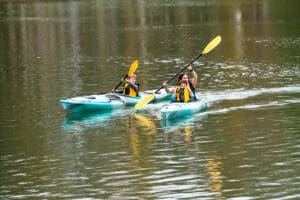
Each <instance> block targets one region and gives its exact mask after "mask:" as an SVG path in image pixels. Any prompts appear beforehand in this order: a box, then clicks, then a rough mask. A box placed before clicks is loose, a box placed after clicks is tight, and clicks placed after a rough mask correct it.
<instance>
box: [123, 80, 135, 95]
mask: <svg viewBox="0 0 300 200" xmlns="http://www.w3.org/2000/svg"><path fill="white" fill-rule="evenodd" d="M137 85H138V84H137ZM123 94H125V95H129V96H132V97H137V96H139V93H138V91H136V90H135V89H134V88H133V87H132V86H131V85H130V84H129V83H125V86H124V89H123Z"/></svg>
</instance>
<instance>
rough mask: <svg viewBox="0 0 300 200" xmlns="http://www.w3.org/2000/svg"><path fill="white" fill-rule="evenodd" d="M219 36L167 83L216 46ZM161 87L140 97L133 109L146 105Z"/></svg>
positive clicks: (219, 40) (219, 39)
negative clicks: (142, 97)
mask: <svg viewBox="0 0 300 200" xmlns="http://www.w3.org/2000/svg"><path fill="white" fill-rule="evenodd" d="M221 40H222V39H221V36H217V37H215V38H214V39H213V40H211V41H210V42H209V43H208V44H207V45H206V47H205V48H204V50H203V51H202V52H201V53H200V54H199V55H198V56H197V57H195V58H194V59H193V60H192V61H191V62H190V63H189V64H187V65H185V66H184V68H183V69H182V70H180V71H179V72H177V74H175V75H174V76H173V77H172V78H170V79H169V80H168V81H167V83H169V82H171V81H172V80H173V79H174V78H176V77H177V76H178V75H179V74H180V73H181V72H183V71H184V70H185V69H186V68H187V67H188V66H189V65H190V64H193V63H194V62H195V61H196V60H197V59H198V58H200V57H201V56H202V55H205V54H207V53H209V52H210V51H211V50H213V49H214V48H215V47H216V46H218V44H219V43H220V42H221ZM162 88H163V86H161V87H160V88H158V89H157V90H156V91H155V92H154V93H153V94H150V95H148V96H146V97H145V98H144V99H142V100H141V101H140V102H138V103H137V104H136V105H135V107H134V108H135V109H140V108H142V107H144V106H145V105H147V104H148V103H149V102H150V101H152V100H153V99H154V97H155V94H157V93H158V92H159V91H160V90H161V89H162Z"/></svg>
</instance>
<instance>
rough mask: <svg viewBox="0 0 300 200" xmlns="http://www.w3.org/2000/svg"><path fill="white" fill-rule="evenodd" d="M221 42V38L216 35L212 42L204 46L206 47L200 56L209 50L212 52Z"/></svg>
mask: <svg viewBox="0 0 300 200" xmlns="http://www.w3.org/2000/svg"><path fill="white" fill-rule="evenodd" d="M221 40H222V38H221V36H219V35H218V36H217V37H215V38H214V39H213V40H212V41H210V42H209V43H208V44H207V45H206V47H205V48H204V50H203V51H202V54H207V53H209V52H210V51H211V50H213V49H214V48H215V47H216V46H218V45H219V44H220V42H221Z"/></svg>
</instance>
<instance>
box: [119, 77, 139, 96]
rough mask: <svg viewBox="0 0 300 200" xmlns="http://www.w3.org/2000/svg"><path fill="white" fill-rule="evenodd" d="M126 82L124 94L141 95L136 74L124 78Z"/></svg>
mask: <svg viewBox="0 0 300 200" xmlns="http://www.w3.org/2000/svg"><path fill="white" fill-rule="evenodd" d="M122 81H123V83H125V84H124V88H123V94H125V95H129V96H132V97H137V96H139V84H138V83H137V81H136V75H135V74H131V75H130V76H129V77H128V78H126V79H123V80H122Z"/></svg>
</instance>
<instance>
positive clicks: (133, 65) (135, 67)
mask: <svg viewBox="0 0 300 200" xmlns="http://www.w3.org/2000/svg"><path fill="white" fill-rule="evenodd" d="M138 66H139V62H138V61H137V60H135V61H134V62H133V63H132V64H131V65H130V68H129V71H128V76H130V75H131V74H133V73H134V72H135V71H136V69H137V68H138Z"/></svg>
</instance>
